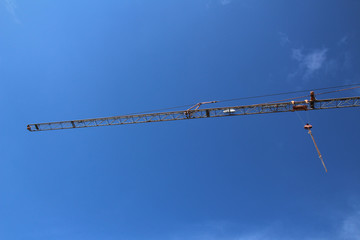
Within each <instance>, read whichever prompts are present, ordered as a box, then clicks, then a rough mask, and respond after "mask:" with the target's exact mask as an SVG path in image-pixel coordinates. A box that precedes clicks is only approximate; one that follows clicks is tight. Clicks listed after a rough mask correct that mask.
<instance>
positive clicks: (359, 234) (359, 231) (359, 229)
mask: <svg viewBox="0 0 360 240" xmlns="http://www.w3.org/2000/svg"><path fill="white" fill-rule="evenodd" d="M339 235H340V238H341V239H346V240H360V211H357V212H355V213H354V214H353V215H351V216H348V217H347V218H346V219H345V220H344V222H343V224H342V228H341V231H340V234H339Z"/></svg>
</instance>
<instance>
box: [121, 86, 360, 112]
mask: <svg viewBox="0 0 360 240" xmlns="http://www.w3.org/2000/svg"><path fill="white" fill-rule="evenodd" d="M359 85H360V83H356V84H348V85H342V86H334V87H326V88H315V89H307V90H299V91H291V92H282V93H274V94H265V95H258V96H250V97H241V98H232V99H224V100H219V101H214V102H216V103H221V102H232V101H238V100H247V99H256V98H264V97H273V96H280V95H288V94H293V93H301V92H310V91H320V90H326V89H334V88H341V87H351V86H357V87H353V88H349V89H340V90H335V91H330V92H324V93H318V94H317V95H321V94H328V93H333V92H339V91H345V90H350V89H355V88H360V86H359ZM304 97H308V95H304V96H299V97H294V98H287V99H283V100H278V101H273V102H269V103H277V102H285V101H289V100H295V99H299V98H304ZM191 106H194V104H186V105H181V106H175V107H169V108H160V109H153V110H148V111H143V112H135V113H128V114H124V115H135V114H143V113H151V112H160V111H167V110H172V109H178V108H186V107H191Z"/></svg>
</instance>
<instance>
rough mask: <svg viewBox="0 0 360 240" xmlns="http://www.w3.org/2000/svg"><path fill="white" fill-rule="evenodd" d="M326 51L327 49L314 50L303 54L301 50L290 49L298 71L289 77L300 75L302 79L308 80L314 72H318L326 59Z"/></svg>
mask: <svg viewBox="0 0 360 240" xmlns="http://www.w3.org/2000/svg"><path fill="white" fill-rule="evenodd" d="M327 51H328V49H326V48H322V49H315V50H313V51H310V52H308V53H304V51H303V50H302V49H299V48H297V49H292V54H291V56H292V58H293V59H294V60H296V61H298V63H299V65H298V69H297V71H296V72H295V73H293V74H291V76H293V77H294V76H296V75H299V74H301V75H302V77H303V79H308V78H309V77H311V76H312V75H313V74H314V73H315V72H316V71H318V70H320V69H321V68H322V67H323V66H324V63H325V62H326V59H327V56H326V54H327Z"/></svg>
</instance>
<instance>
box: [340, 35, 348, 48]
mask: <svg viewBox="0 0 360 240" xmlns="http://www.w3.org/2000/svg"><path fill="white" fill-rule="evenodd" d="M347 42H348V36H343V37H342V38H341V39H340V40H339V42H338V45H339V46H341V45H345V44H347Z"/></svg>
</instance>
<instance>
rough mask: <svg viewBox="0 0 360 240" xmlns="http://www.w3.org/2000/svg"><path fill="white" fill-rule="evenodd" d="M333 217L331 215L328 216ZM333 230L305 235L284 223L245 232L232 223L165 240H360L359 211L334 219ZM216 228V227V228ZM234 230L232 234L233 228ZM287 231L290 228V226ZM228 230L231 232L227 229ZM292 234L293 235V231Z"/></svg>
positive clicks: (305, 231)
mask: <svg viewBox="0 0 360 240" xmlns="http://www.w3.org/2000/svg"><path fill="white" fill-rule="evenodd" d="M329 218H334V216H331V217H330V216H329ZM338 219H339V220H338V221H337V222H334V223H333V228H332V229H330V230H329V231H328V232H327V233H326V232H309V231H308V230H306V229H304V230H301V229H297V230H295V229H292V230H293V231H289V226H288V225H287V223H286V222H283V223H281V222H276V223H273V224H269V225H268V226H263V227H259V228H258V229H256V228H255V229H254V228H253V229H252V230H246V229H247V227H245V226H239V225H237V224H234V223H229V222H228V223H225V222H219V223H218V224H216V223H215V222H212V223H211V224H209V223H207V224H201V225H198V226H197V227H196V228H197V229H198V231H197V230H195V231H192V232H188V233H185V234H175V235H172V236H170V237H168V238H167V239H171V240H180V239H189V240H289V239H290V240H339V239H344V240H360V211H359V209H358V208H354V209H353V211H352V212H350V213H348V214H346V215H345V217H344V218H338ZM217 225H218V226H217ZM236 228H238V231H237V232H236V231H235V232H234V229H236ZM290 228H291V227H290ZM230 229H231V230H230ZM294 231H295V232H294Z"/></svg>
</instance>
